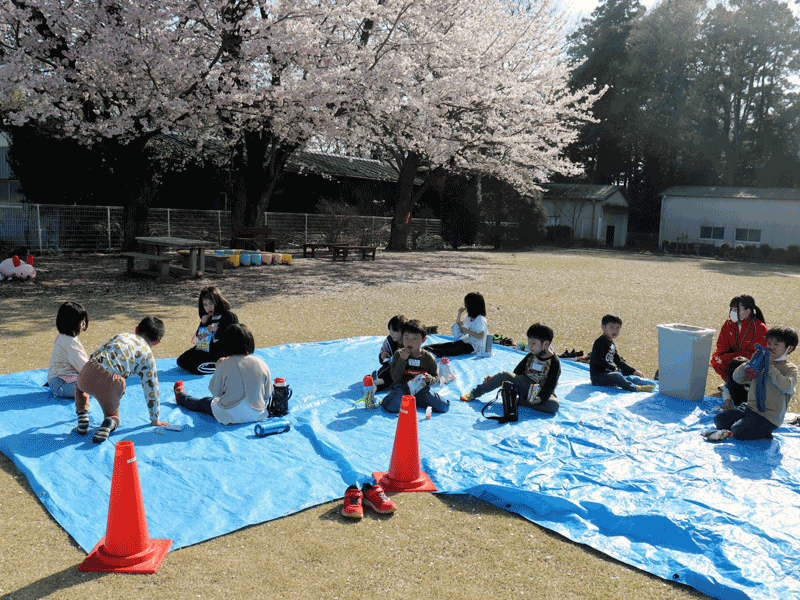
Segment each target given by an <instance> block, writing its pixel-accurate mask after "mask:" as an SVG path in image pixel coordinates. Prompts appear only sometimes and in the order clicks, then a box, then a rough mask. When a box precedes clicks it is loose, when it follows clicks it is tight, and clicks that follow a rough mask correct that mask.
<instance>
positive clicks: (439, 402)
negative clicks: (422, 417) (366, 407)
mask: <svg viewBox="0 0 800 600" xmlns="http://www.w3.org/2000/svg"><path fill="white" fill-rule="evenodd" d="M400 331H401V334H402V337H401V344H402V345H401V347H400V349H399V350H397V352H395V353H394V355H393V356H392V368H391V370H392V381H394V382H396V383H394V384H392V388H391V390H389V393H388V394H386V397H385V398H384V399H383V402H382V403H381V406H383V408H384V410H386V411H387V412H390V413H399V412H400V404H401V403H402V400H403V396H408V395H410V396H415V397H416V399H417V408H427V407H428V406H430V407H431V409H432V410H433V411H434V412H437V413H445V412H447V411H448V410H450V401H449V400H445V399H444V398H442V397H441V396H440V395H439V394H437V393H436V392H434V391H431V385H433V384H435V383H437V382H438V381H439V365H438V364H437V363H436V357H435V356H433V354H431V353H430V352H428V351H427V350H423V349H422V344H423V342H425V338H426V337H427V329H426V328H425V326H424V325H423V324H422V323H420V322H419V321H418V320H416V319H412V320H411V321H407V322H406V323H403V325H402V327H401V330H400ZM409 384H410V385H409Z"/></svg>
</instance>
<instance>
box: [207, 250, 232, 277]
mask: <svg viewBox="0 0 800 600" xmlns="http://www.w3.org/2000/svg"><path fill="white" fill-rule="evenodd" d="M208 258H213V259H214V266H216V268H217V269H216V271H217V275H222V270H223V268H224V267H225V262H226V261H227V260H228V257H227V255H225V254H206V259H208Z"/></svg>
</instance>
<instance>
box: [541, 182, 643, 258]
mask: <svg viewBox="0 0 800 600" xmlns="http://www.w3.org/2000/svg"><path fill="white" fill-rule="evenodd" d="M615 196H620V200H621V204H620V203H619V202H613V201H611V202H609V201H606V202H605V203H600V202H598V203H597V204H596V206H595V209H594V221H593V220H592V215H593V211H592V204H593V203H592V202H591V201H589V200H586V201H584V202H579V201H575V200H559V201H556V202H554V201H553V200H544V201H543V204H544V207H545V210H546V211H547V215H548V216H549V217H550V219H549V220H548V223H547V224H548V225H555V224H556V219H557V218H559V217H560V220H558V222H557V224H559V225H567V226H569V227H573V229H574V235H575V237H576V238H592V239H597V240H599V241H601V242H605V241H606V226H607V225H613V226H614V246H624V245H625V243H626V242H627V239H628V214H627V213H623V212H620V211H614V212H611V211H609V210H604V208H603V207H604V206H605V205H606V204H612V205H613V206H624V207H627V203H625V201H624V199H623V198H622V196H621V195H620V194H615ZM613 199H614V196H612V197H611V199H609V200H613ZM573 224H574V225H573Z"/></svg>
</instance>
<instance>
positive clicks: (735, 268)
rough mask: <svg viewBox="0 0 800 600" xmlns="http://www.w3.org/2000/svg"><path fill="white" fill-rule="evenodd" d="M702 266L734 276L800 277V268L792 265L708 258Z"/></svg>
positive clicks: (705, 269) (714, 271) (704, 268)
mask: <svg viewBox="0 0 800 600" xmlns="http://www.w3.org/2000/svg"><path fill="white" fill-rule="evenodd" d="M700 268H701V269H703V270H704V271H710V272H713V273H719V274H721V275H732V276H734V277H800V269H798V268H797V267H793V266H791V265H775V264H761V263H742V262H730V261H721V260H707V261H703V262H702V263H700Z"/></svg>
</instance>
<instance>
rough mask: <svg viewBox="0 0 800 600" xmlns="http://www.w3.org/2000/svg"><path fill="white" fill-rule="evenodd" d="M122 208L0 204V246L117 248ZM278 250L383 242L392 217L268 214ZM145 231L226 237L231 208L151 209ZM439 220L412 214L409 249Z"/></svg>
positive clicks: (432, 233)
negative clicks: (416, 216)
mask: <svg viewBox="0 0 800 600" xmlns="http://www.w3.org/2000/svg"><path fill="white" fill-rule="evenodd" d="M122 214H123V210H122V207H119V206H69V205H57V204H0V245H5V246H26V247H27V248H29V249H30V250H31V251H37V252H41V251H43V250H48V251H56V252H64V251H74V250H94V251H108V252H112V251H117V250H119V249H121V247H122ZM264 220H265V224H266V225H267V226H268V227H270V228H271V229H272V236H273V237H275V238H276V239H277V247H278V248H280V249H287V250H288V249H292V248H299V247H300V246H301V245H302V244H303V243H305V242H319V243H343V244H352V245H369V246H378V247H380V246H385V245H386V244H387V243H388V241H389V232H390V228H391V222H392V220H391V218H389V217H362V216H357V215H317V214H305V213H267V214H266V215H265V219H264ZM148 221H149V225H150V234H151V235H154V236H173V237H182V238H189V239H196V240H206V241H209V242H214V243H215V244H217V245H218V246H220V247H226V246H228V244H229V243H230V240H231V220H230V213H228V212H226V211H218V210H185V209H174V208H151V209H150V211H149V213H148ZM440 231H441V227H440V222H439V220H438V219H411V234H410V235H409V239H408V245H409V247H411V248H417V249H430V248H441V247H443V245H444V242H443V241H442V238H441V235H440Z"/></svg>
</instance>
